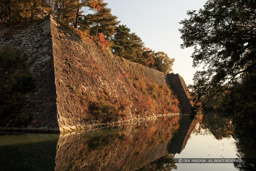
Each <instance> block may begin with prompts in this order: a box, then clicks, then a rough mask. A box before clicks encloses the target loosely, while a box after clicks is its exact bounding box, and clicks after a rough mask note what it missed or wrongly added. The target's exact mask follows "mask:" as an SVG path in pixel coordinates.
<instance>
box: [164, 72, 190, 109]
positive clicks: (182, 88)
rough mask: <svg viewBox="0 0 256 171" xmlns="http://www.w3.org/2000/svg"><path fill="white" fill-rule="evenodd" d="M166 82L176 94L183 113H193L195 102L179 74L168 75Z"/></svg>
mask: <svg viewBox="0 0 256 171" xmlns="http://www.w3.org/2000/svg"><path fill="white" fill-rule="evenodd" d="M166 80H167V82H168V84H169V85H170V86H171V88H172V89H173V90H174V92H175V93H176V95H177V97H178V99H179V102H180V107H181V112H182V113H191V108H192V106H193V101H192V98H191V96H190V92H189V89H188V87H187V85H186V83H185V81H184V79H183V78H182V77H181V76H180V75H179V74H168V75H167V76H166Z"/></svg>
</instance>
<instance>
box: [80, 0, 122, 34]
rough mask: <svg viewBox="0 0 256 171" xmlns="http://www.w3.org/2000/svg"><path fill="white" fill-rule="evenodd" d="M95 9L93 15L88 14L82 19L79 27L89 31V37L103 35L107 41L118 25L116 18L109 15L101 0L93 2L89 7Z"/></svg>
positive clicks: (105, 5) (109, 11)
mask: <svg viewBox="0 0 256 171" xmlns="http://www.w3.org/2000/svg"><path fill="white" fill-rule="evenodd" d="M89 7H91V8H93V9H95V10H94V13H93V14H88V15H86V16H85V17H84V18H83V19H82V22H81V23H82V24H81V27H82V28H85V29H87V30H89V32H90V34H91V35H95V36H97V35H98V34H99V33H103V34H104V35H105V36H106V38H107V39H110V37H111V36H112V35H113V34H114V33H115V28H116V26H117V25H118V24H119V23H120V22H119V21H117V17H116V16H113V15H112V14H111V9H110V8H107V3H104V2H103V1H102V0H98V1H95V2H93V3H91V4H90V5H89Z"/></svg>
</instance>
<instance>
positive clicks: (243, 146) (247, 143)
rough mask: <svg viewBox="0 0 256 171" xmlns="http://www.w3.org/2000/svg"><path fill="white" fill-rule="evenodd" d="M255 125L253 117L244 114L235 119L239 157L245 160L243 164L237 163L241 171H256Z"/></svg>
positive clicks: (235, 136) (235, 135)
mask: <svg viewBox="0 0 256 171" xmlns="http://www.w3.org/2000/svg"><path fill="white" fill-rule="evenodd" d="M255 124H256V123H255V118H254V117H253V115H247V114H243V115H240V116H239V117H238V116H236V117H235V118H234V122H233V125H234V126H235V134H234V138H235V139H236V146H237V149H238V153H239V154H238V156H239V157H240V158H242V160H243V162H242V163H237V164H235V166H236V167H237V168H239V169H240V170H256V156H255V154H256V146H255V145H256V140H255V137H256V132H255Z"/></svg>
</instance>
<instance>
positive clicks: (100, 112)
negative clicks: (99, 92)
mask: <svg viewBox="0 0 256 171" xmlns="http://www.w3.org/2000/svg"><path fill="white" fill-rule="evenodd" d="M88 109H89V113H90V114H91V116H92V118H93V119H95V120H98V121H100V122H111V121H116V120H117V119H118V110H117V109H116V108H115V107H114V106H113V105H112V104H109V103H107V102H104V101H97V102H91V103H90V104H89V106H88Z"/></svg>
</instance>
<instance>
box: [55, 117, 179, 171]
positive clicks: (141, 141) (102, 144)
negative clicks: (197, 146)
mask: <svg viewBox="0 0 256 171" xmlns="http://www.w3.org/2000/svg"><path fill="white" fill-rule="evenodd" d="M178 120H179V117H178V116H176V117H169V118H162V119H159V120H157V121H155V122H148V123H147V124H145V125H141V126H140V127H139V128H138V127H136V126H133V127H132V126H130V127H127V128H125V129H114V130H113V129H112V130H102V131H97V132H94V133H84V134H71V135H60V137H59V140H58V145H57V153H56V160H55V162H56V167H55V170H56V171H62V170H113V171H115V170H135V169H138V168H142V167H143V166H145V165H147V164H149V163H151V162H153V161H155V160H157V159H158V158H160V157H163V156H165V155H166V154H167V144H168V142H170V141H171V139H172V136H173V133H174V132H176V131H177V129H178V128H179V123H178Z"/></svg>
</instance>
